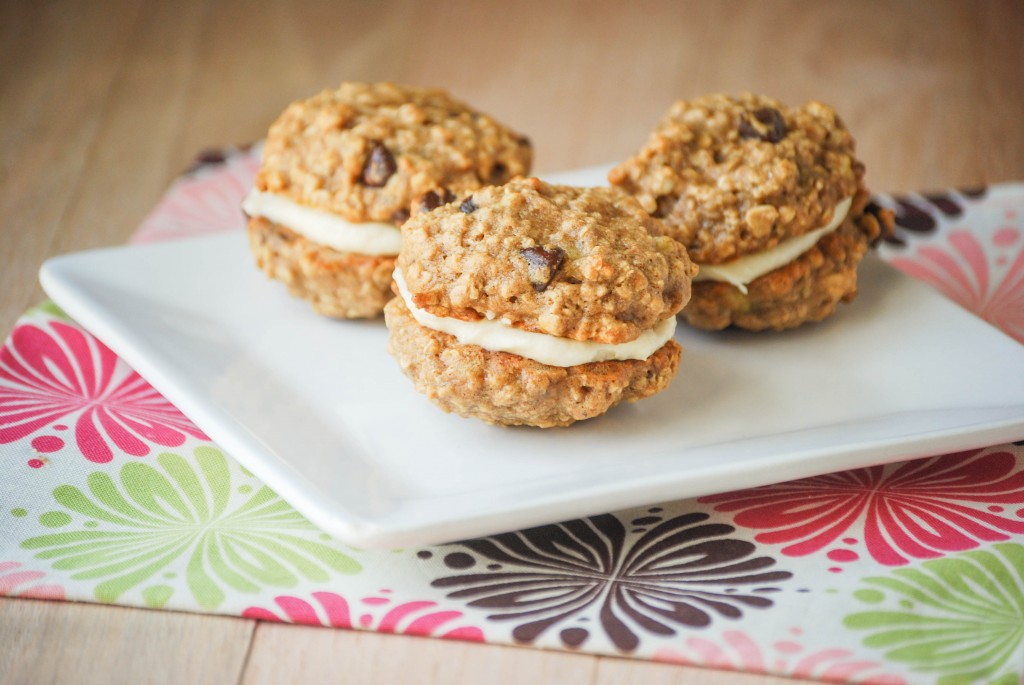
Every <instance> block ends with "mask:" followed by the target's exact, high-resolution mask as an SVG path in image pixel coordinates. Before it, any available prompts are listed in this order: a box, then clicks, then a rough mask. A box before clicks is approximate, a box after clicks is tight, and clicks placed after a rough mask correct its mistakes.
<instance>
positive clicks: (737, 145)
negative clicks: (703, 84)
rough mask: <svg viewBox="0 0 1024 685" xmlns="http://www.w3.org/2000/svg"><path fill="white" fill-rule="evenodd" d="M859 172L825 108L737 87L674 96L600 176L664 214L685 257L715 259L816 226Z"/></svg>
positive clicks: (840, 128) (853, 187) (845, 137)
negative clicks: (624, 156) (633, 146)
mask: <svg viewBox="0 0 1024 685" xmlns="http://www.w3.org/2000/svg"><path fill="white" fill-rule="evenodd" d="M863 175H864V166H863V165H862V164H861V163H860V162H859V161H857V159H856V158H855V157H854V140H853V137H852V136H851V135H850V133H849V132H848V131H847V130H846V127H845V125H844V124H843V122H842V120H841V119H840V118H839V116H838V115H837V114H836V113H835V111H834V110H833V109H832V108H831V107H829V106H827V105H825V104H822V103H820V102H808V103H806V104H804V105H801V106H799V107H788V106H786V105H784V104H782V103H781V102H779V101H777V100H774V99H772V98H768V97H764V96H760V95H752V94H743V95H740V96H736V97H733V96H728V95H708V96H705V97H701V98H697V99H695V100H691V101H679V102H676V103H675V104H674V105H672V107H671V108H670V109H669V111H668V113H667V114H666V115H665V117H664V118H663V119H662V120H661V121H660V122H659V123H658V124H657V126H656V128H655V130H654V132H653V133H652V134H651V136H650V138H649V139H648V141H647V143H646V145H645V146H644V147H643V148H642V149H641V150H640V152H639V153H637V155H635V156H634V157H632V158H630V159H628V160H627V161H625V162H623V163H622V164H620V165H619V166H617V167H616V168H614V169H612V171H611V172H610V173H609V175H608V179H609V181H610V182H611V184H612V185H614V186H616V187H618V188H621V189H622V190H624V191H625V192H627V193H629V194H631V195H633V196H635V197H636V198H637V200H638V201H639V202H640V204H641V205H642V206H643V208H644V209H645V210H646V211H648V212H650V213H651V214H652V215H655V216H658V217H660V218H662V219H664V221H665V223H666V224H667V225H668V226H669V228H670V230H671V231H672V235H673V236H674V237H675V238H676V239H678V240H679V241H680V242H682V243H683V244H684V245H686V247H687V250H688V251H689V253H690V257H691V258H692V259H693V260H694V261H695V262H697V263H698V264H721V263H723V262H727V261H730V260H732V259H736V258H737V257H741V256H744V255H748V254H751V253H755V252H761V251H763V250H766V249H769V248H772V247H775V246H776V245H778V244H779V243H780V242H781V241H783V240H786V239H787V238H791V237H795V236H798V235H803V234H804V233H807V232H809V231H813V230H815V229H817V228H820V227H821V226H824V225H826V224H827V223H828V222H829V221H830V220H831V218H832V215H833V212H834V210H835V207H836V205H837V204H838V203H839V202H840V201H842V200H843V199H845V198H847V197H851V196H853V195H854V194H855V193H857V192H858V190H859V189H862V187H863V186H862V178H863Z"/></svg>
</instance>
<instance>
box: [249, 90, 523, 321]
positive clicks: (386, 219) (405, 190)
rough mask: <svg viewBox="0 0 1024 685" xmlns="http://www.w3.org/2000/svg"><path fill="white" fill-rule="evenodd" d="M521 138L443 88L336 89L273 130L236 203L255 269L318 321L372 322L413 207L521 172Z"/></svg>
mask: <svg viewBox="0 0 1024 685" xmlns="http://www.w3.org/2000/svg"><path fill="white" fill-rule="evenodd" d="M531 159H532V149H531V146H530V142H529V140H527V139H526V138H525V137H523V136H521V135H519V134H517V133H515V132H513V131H512V130H510V129H509V128H507V127H506V126H504V125H502V124H500V123H498V122H496V121H495V120H494V119H492V118H490V117H489V116H487V115H485V114H482V113H480V112H477V111H475V110H473V109H471V108H470V107H468V106H467V105H465V104H463V103H461V102H459V101H457V100H454V99H452V98H451V97H450V96H449V95H448V94H447V93H445V92H444V91H441V90H427V89H422V88H413V87H409V86H400V85H395V84H393V83H343V84H342V85H341V87H339V88H338V89H337V90H325V91H323V92H322V93H320V94H318V95H315V96H313V97H312V98H309V99H308V100H302V101H300V102H295V103H292V104H291V105H290V106H289V107H288V108H287V109H286V110H285V111H284V113H283V114H281V116H280V117H279V118H278V119H277V121H275V122H274V124H273V125H272V126H271V127H270V131H269V133H268V135H267V140H266V143H265V145H264V148H263V162H262V166H261V168H260V170H259V173H258V174H257V176H256V183H255V187H254V189H253V191H252V192H251V193H250V195H249V196H248V197H247V198H246V199H245V202H244V203H243V205H242V208H243V210H244V211H245V213H246V214H247V215H248V216H249V217H250V219H249V229H248V230H249V242H250V246H251V248H252V251H253V253H254V254H255V256H256V261H257V264H258V265H259V267H260V268H261V269H262V270H263V271H264V272H266V274H267V275H268V276H270V277H271V278H274V279H276V280H278V281H281V282H283V283H285V284H286V285H287V286H288V288H289V290H290V291H291V292H292V294H294V295H296V296H298V297H301V298H304V299H306V300H308V301H309V302H310V303H311V304H312V306H313V308H314V309H315V310H316V311H318V312H319V313H321V314H325V315H327V316H333V317H340V318H356V317H374V316H377V315H379V314H380V313H381V309H382V308H383V306H384V303H385V302H387V301H388V299H390V298H391V297H392V293H391V273H392V271H394V267H395V257H396V255H397V254H398V250H399V248H400V247H401V233H400V232H399V229H398V227H399V226H401V225H402V223H403V222H404V221H405V220H406V219H407V218H408V217H409V214H410V212H411V210H412V207H413V205H414V203H416V202H419V203H423V204H426V205H427V206H428V207H429V206H436V205H438V204H440V203H442V202H446V201H449V200H451V199H453V198H454V197H455V194H459V195H462V194H465V193H467V192H469V191H472V190H474V189H476V188H479V187H481V186H485V185H495V184H500V183H504V182H506V181H508V180H509V179H511V178H514V177H516V176H523V175H526V174H528V173H529V170H530V162H531Z"/></svg>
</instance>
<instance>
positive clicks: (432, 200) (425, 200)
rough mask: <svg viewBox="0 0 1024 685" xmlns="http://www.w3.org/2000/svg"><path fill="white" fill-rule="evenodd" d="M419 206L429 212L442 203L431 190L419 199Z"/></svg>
mask: <svg viewBox="0 0 1024 685" xmlns="http://www.w3.org/2000/svg"><path fill="white" fill-rule="evenodd" d="M420 204H421V205H423V209H425V210H427V211H428V212H429V211H430V210H432V209H437V208H438V207H440V206H441V205H442V204H444V203H442V202H441V196H440V195H438V194H437V193H436V192H434V191H433V190H431V191H428V192H426V193H424V194H423V196H422V197H421V198H420Z"/></svg>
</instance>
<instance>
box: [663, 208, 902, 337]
mask: <svg viewBox="0 0 1024 685" xmlns="http://www.w3.org/2000/svg"><path fill="white" fill-rule="evenodd" d="M865 201H866V194H865V195H864V196H863V197H862V200H861V203H860V204H861V208H862V207H863V203H864V202H865ZM859 212H860V210H859ZM885 220H886V217H882V220H881V221H880V220H879V218H878V217H876V216H875V215H872V214H862V213H860V214H859V216H858V217H857V218H856V219H854V218H852V217H851V218H847V219H846V221H844V222H843V223H842V224H841V225H840V227H839V228H838V229H836V231H834V232H832V233H829V234H827V235H825V236H823V237H822V238H821V240H819V241H818V242H817V243H816V244H815V245H814V247H812V248H811V249H810V250H807V251H806V252H804V253H803V254H802V255H800V256H799V257H798V258H796V259H795V260H793V261H792V262H790V263H788V264H785V265H783V266H781V267H779V268H778V269H775V270H774V271H771V272H769V273H767V274H765V275H763V276H761V277H760V278H757V279H755V280H754V281H752V282H751V283H750V284H748V285H747V293H746V294H744V293H742V292H740V291H739V289H737V288H736V287H734V286H733V285H731V284H729V283H722V282H717V281H699V282H696V283H694V284H693V295H692V297H691V299H690V302H689V304H687V306H686V308H685V309H684V310H683V312H682V315H681V316H682V318H683V319H684V320H685V321H686V322H687V323H688V324H690V325H691V326H694V327H696V328H702V329H705V330H720V329H723V328H726V327H728V326H737V327H739V328H745V329H748V330H755V331H760V330H784V329H787V328H795V327H796V326H799V325H801V324H803V323H806V322H810V321H821V320H822V319H824V318H826V317H828V316H829V315H831V314H832V313H833V312H834V311H835V310H836V307H837V306H838V305H839V303H841V302H850V301H851V300H853V298H854V297H855V296H856V294H857V265H858V264H859V263H860V261H861V259H862V258H863V257H864V254H865V253H866V252H867V250H868V247H869V245H871V244H872V243H874V241H876V240H877V239H878V238H879V237H880V236H881V235H882V233H883V232H884V231H885V230H887V227H886V223H885Z"/></svg>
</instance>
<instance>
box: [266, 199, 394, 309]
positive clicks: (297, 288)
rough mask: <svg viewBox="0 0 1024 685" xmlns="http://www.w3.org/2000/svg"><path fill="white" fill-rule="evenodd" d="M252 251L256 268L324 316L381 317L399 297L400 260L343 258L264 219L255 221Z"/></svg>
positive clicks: (345, 254) (343, 254)
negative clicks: (395, 277)
mask: <svg viewBox="0 0 1024 685" xmlns="http://www.w3.org/2000/svg"><path fill="white" fill-rule="evenodd" d="M248 230H249V246H250V247H251V249H252V252H253V254H254V255H255V256H256V264H257V265H258V266H259V267H260V269H262V270H263V272H264V273H266V274H267V275H268V276H269V277H270V278H272V279H274V280H276V281H280V282H282V283H284V284H285V285H287V286H288V290H289V292H291V294H292V295H294V296H296V297H300V298H302V299H304V300H307V301H308V302H309V303H310V304H311V305H312V307H313V309H314V310H315V311H316V312H317V313H319V314H323V315H324V316H330V317H335V318H341V319H362V318H373V317H375V316H380V313H381V310H382V309H383V308H384V304H385V303H386V302H387V301H388V300H390V299H391V298H392V297H393V294H392V292H391V274H392V273H393V272H394V270H395V259H396V257H395V256H392V255H383V256H377V255H363V254H357V253H354V252H339V251H338V250H335V249H333V248H330V247H326V246H323V245H318V244H317V243H314V242H312V241H310V240H307V239H306V238H304V237H303V236H301V235H299V234H298V233H296V232H295V231H292V230H291V229H289V228H287V227H285V226H282V225H280V224H276V223H273V222H271V221H268V220H266V219H263V218H252V219H249V229H248Z"/></svg>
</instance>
